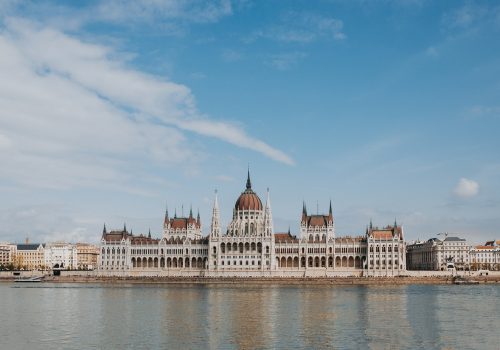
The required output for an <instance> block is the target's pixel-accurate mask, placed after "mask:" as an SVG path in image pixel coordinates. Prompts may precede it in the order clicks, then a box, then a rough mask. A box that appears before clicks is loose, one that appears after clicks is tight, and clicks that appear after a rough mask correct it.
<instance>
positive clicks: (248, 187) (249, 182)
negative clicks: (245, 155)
mask: <svg viewBox="0 0 500 350" xmlns="http://www.w3.org/2000/svg"><path fill="white" fill-rule="evenodd" d="M251 189H252V182H251V181H250V165H249V166H248V174H247V190H251Z"/></svg>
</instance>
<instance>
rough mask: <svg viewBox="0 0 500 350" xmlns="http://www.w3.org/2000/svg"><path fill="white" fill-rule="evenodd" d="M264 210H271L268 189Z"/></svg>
mask: <svg viewBox="0 0 500 350" xmlns="http://www.w3.org/2000/svg"><path fill="white" fill-rule="evenodd" d="M266 209H271V198H270V197H269V187H268V188H267V199H266Z"/></svg>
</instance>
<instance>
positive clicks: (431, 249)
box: [406, 236, 470, 271]
mask: <svg viewBox="0 0 500 350" xmlns="http://www.w3.org/2000/svg"><path fill="white" fill-rule="evenodd" d="M469 250H470V245H469V244H468V243H467V241H466V240H465V239H464V238H459V237H455V236H449V237H448V236H447V237H446V238H445V239H444V240H440V239H438V238H431V239H429V240H427V241H415V242H413V243H411V244H408V245H407V248H406V262H407V264H408V265H407V267H408V270H434V271H439V270H441V271H444V270H446V269H447V268H455V269H457V270H466V269H469V267H470V256H469Z"/></svg>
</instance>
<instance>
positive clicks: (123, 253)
mask: <svg viewBox="0 0 500 350" xmlns="http://www.w3.org/2000/svg"><path fill="white" fill-rule="evenodd" d="M405 251H406V249H405V242H404V239H403V228H402V226H400V225H398V224H397V223H396V222H394V224H393V225H389V226H386V227H383V228H378V227H374V226H373V225H372V223H371V222H370V225H369V226H368V227H367V228H366V230H365V234H364V235H360V236H357V237H351V236H344V237H337V236H336V234H335V219H334V216H333V211H332V205H331V202H330V207H329V209H328V213H327V214H324V215H319V214H317V215H311V214H309V213H308V211H307V208H306V205H305V204H304V203H303V206H302V216H301V218H300V234H298V235H292V234H291V233H290V231H289V232H287V233H275V232H274V227H273V216H272V209H271V201H270V197H269V190H268V191H267V197H266V202H265V204H264V205H263V204H262V201H261V199H260V197H259V196H258V195H257V193H255V192H254V190H253V189H252V183H251V180H250V174H248V177H247V181H246V188H245V190H244V191H243V192H242V193H241V194H240V196H239V197H238V199H237V200H236V203H235V205H234V208H233V218H232V220H231V222H230V223H229V225H228V226H227V227H226V228H225V230H224V231H223V228H222V227H221V220H220V209H219V203H218V199H217V193H215V199H214V203H213V208H212V220H211V226H210V234H209V235H208V236H206V237H203V235H202V228H201V220H200V215H199V214H198V215H197V217H196V218H195V217H194V216H193V212H192V210H190V212H189V216H188V217H177V214H175V215H174V217H170V216H169V213H168V210H167V211H166V212H165V220H164V224H163V237H162V238H161V239H157V238H152V237H151V233H149V234H148V235H143V234H141V235H133V234H132V232H128V231H127V228H126V227H124V228H123V230H118V231H111V232H107V230H106V226H104V229H103V233H102V239H101V244H100V258H99V265H98V266H99V274H100V275H102V276H124V277H125V276H126V277H134V276H137V277H140V276H158V277H161V276H165V277H166V276H172V277H183V276H185V277H197V276H201V277H343V276H345V277H347V276H398V275H401V274H404V273H405V271H406V260H405V259H406V258H405V256H406V254H405Z"/></svg>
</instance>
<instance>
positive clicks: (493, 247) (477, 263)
mask: <svg viewBox="0 0 500 350" xmlns="http://www.w3.org/2000/svg"><path fill="white" fill-rule="evenodd" d="M470 262H471V269H472V270H490V271H498V270H500V241H489V242H486V244H484V245H478V246H475V247H473V248H472V249H471V250H470Z"/></svg>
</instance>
